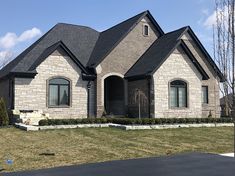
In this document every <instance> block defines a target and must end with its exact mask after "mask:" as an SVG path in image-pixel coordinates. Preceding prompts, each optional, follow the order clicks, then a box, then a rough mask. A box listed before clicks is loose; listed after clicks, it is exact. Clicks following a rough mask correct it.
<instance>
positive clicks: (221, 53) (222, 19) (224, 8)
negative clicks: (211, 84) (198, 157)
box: [213, 0, 235, 116]
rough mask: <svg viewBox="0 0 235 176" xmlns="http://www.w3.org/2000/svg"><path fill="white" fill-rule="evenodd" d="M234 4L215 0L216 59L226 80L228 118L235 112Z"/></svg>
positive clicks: (214, 37)
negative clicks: (230, 95)
mask: <svg viewBox="0 0 235 176" xmlns="http://www.w3.org/2000/svg"><path fill="white" fill-rule="evenodd" d="M234 3H235V0H215V10H216V24H215V25H214V26H213V39H214V58H215V60H216V62H217V63H218V64H219V67H220V69H221V71H222V73H223V75H224V77H225V79H226V81H225V82H224V83H223V84H222V86H221V92H222V94H223V96H224V97H225V98H224V100H225V114H226V115H227V116H231V115H232V114H231V112H233V110H235V108H234V106H233V105H235V76H234V74H235V70H234V66H235V65H234V64H235V62H234V59H235V58H234V46H235V43H234ZM229 93H232V95H233V101H232V102H231V101H229V96H228V95H229ZM233 102H234V103H233Z"/></svg>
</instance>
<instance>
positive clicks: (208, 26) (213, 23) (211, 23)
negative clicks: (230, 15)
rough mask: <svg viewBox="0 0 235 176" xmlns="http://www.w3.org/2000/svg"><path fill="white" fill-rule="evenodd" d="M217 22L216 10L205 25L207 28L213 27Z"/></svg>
mask: <svg viewBox="0 0 235 176" xmlns="http://www.w3.org/2000/svg"><path fill="white" fill-rule="evenodd" d="M215 24H216V11H214V12H213V13H212V14H211V15H210V16H209V17H207V19H206V20H205V22H204V23H203V25H204V26H206V27H207V28H211V27H212V26H213V25H215Z"/></svg>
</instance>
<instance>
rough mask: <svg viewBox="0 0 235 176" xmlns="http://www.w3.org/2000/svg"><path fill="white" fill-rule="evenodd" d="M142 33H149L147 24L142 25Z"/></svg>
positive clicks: (146, 34) (145, 34)
mask: <svg viewBox="0 0 235 176" xmlns="http://www.w3.org/2000/svg"><path fill="white" fill-rule="evenodd" d="M143 35H144V36H148V35H149V26H148V25H147V24H144V25H143Z"/></svg>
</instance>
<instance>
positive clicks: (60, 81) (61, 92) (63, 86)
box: [48, 78, 70, 106]
mask: <svg viewBox="0 0 235 176" xmlns="http://www.w3.org/2000/svg"><path fill="white" fill-rule="evenodd" d="M48 105H49V106H69V105H70V81H68V80H67V79H64V78H53V79H50V80H49V90H48Z"/></svg>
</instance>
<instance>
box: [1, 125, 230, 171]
mask: <svg viewBox="0 0 235 176" xmlns="http://www.w3.org/2000/svg"><path fill="white" fill-rule="evenodd" d="M0 134H1V135H0V167H3V168H5V169H6V171H19V170H29V169H38V168H48V167H56V166H63V165H72V164H82V163H91V162H101V161H107V160H118V159H128V158H139V157H149V156H159V155H168V154H175V153H180V152H191V151H197V152H211V153H226V152H232V151H233V128H230V127H218V128H179V129H165V130H140V131H123V130H120V129H113V128H103V129H101V128H87V129H66V130H48V131H38V132H26V131H22V130H19V129H16V128H13V127H12V128H1V129H0ZM48 151H49V152H54V153H55V156H44V155H40V154H41V153H44V152H48ZM6 159H13V165H12V166H11V167H9V166H6V164H5V160H6Z"/></svg>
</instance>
